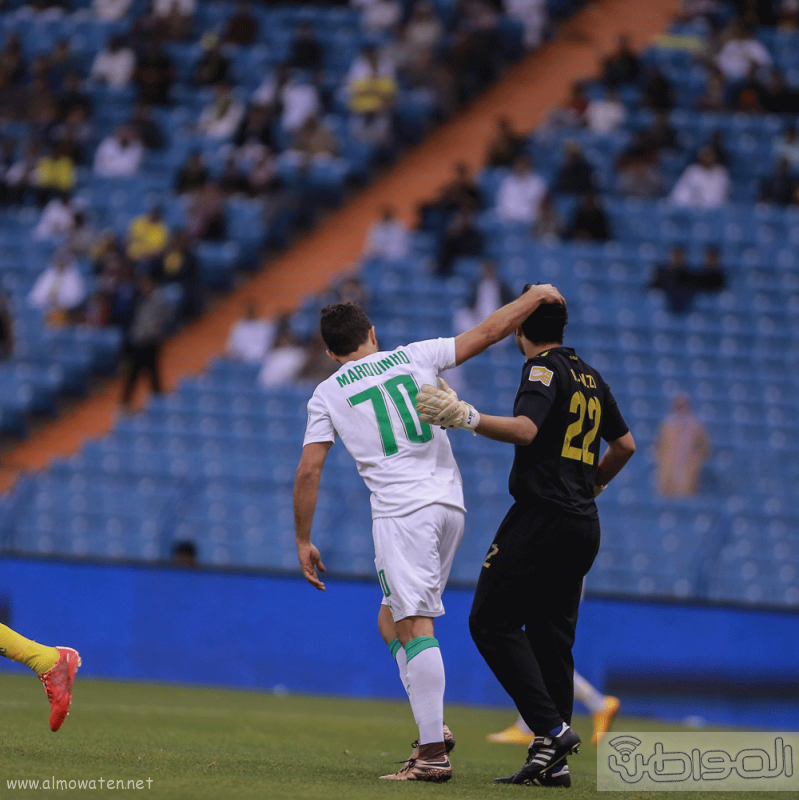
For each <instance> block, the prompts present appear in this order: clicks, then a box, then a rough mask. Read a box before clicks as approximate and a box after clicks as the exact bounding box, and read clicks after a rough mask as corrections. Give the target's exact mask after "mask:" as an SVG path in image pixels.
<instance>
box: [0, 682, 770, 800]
mask: <svg viewBox="0 0 799 800" xmlns="http://www.w3.org/2000/svg"><path fill="white" fill-rule="evenodd" d="M73 698H74V700H73V704H72V713H71V715H70V716H69V718H68V719H67V721H66V722H65V724H64V727H63V728H62V729H61V731H59V732H58V733H57V734H53V733H51V732H50V730H49V728H48V724H47V720H48V715H49V707H48V704H47V700H46V698H45V696H44V692H43V691H42V688H41V685H40V684H39V682H38V681H37V680H36V678H35V677H34V676H33V675H31V674H25V673H23V672H20V674H19V675H16V674H8V673H5V674H3V675H0V714H2V735H0V796H2V797H9V798H15V799H16V798H39V799H40V800H41V798H43V797H48V796H53V797H65V798H68V797H69V798H75V797H81V798H100V797H127V798H132V797H141V798H142V800H143V799H144V798H145V797H151V798H158V800H162V799H163V800H172V799H173V798H180V800H203V798H215V799H216V798H237V799H238V798H242V799H246V798H258V800H283V798H286V800H288V799H289V798H292V800H294V799H302V798H313V800H319V798H323V799H324V800H344V799H346V800H375V799H379V798H393V797H403V796H404V797H408V796H410V797H421V796H425V797H435V798H437V797H453V798H487V797H491V798H504V797H509V798H510V797H518V796H519V795H523V796H529V794H530V793H534V794H537V795H539V796H540V795H544V796H548V797H552V796H554V795H555V794H560V793H561V792H562V790H558V789H540V788H529V787H522V786H494V785H493V784H492V779H493V778H494V777H496V776H498V775H507V774H510V773H512V772H514V771H516V769H518V767H519V766H521V764H522V763H523V761H524V756H525V748H524V747H523V746H519V745H499V744H489V743H488V742H486V741H485V736H486V734H487V733H490V732H491V731H495V730H500V729H501V728H503V727H505V726H506V725H507V724H508V723H509V722H510V721H511V719H512V717H513V714H512V713H511V712H508V711H502V710H496V709H482V708H480V709H475V708H467V707H464V706H449V707H448V708H447V722H448V724H449V725H450V727H451V728H452V729H453V732H454V733H455V736H456V738H457V747H456V749H455V752H454V753H453V756H452V761H453V766H454V768H455V775H454V777H453V779H452V780H451V781H450V782H449V783H447V784H443V785H433V784H423V785H421V784H407V783H389V782H385V781H378V780H377V776H379V775H381V774H384V773H387V772H393V771H396V769H398V766H397V765H395V764H394V763H393V762H394V761H398V760H400V759H403V758H407V756H408V755H409V753H410V744H411V741H412V740H413V739H415V738H416V733H415V728H414V725H413V718H412V716H411V713H410V708H409V707H408V705H407V703H399V702H396V703H395V702H372V701H359V700H351V699H331V698H322V697H308V696H275V695H272V694H264V693H257V692H243V691H227V690H221V689H202V688H186V687H182V686H164V685H160V684H158V685H150V684H139V683H113V682H109V681H97V680H81V678H80V675H79V676H78V680H77V681H76V684H75V690H74V694H73ZM616 727H617V728H618V729H626V730H633V731H635V730H665V729H667V727H668V726H665V725H663V724H661V723H653V722H652V721H649V720H636V719H630V718H626V719H620V720H619V722H618V724H617V726H616ZM575 728H576V729H577V731H578V732H579V733H580V735H581V736H582V737H583V740H584V741H587V740H589V739H590V733H591V728H590V721H589V720H588V719H587V718H585V717H581V718H578V719H577V720H576V721H575ZM569 764H570V769H571V772H572V777H573V783H572V789H571V790H569V792H568V794H566V795H564V797H569V798H573V800H584V798H588V797H592V798H598V800H602V799H603V798H606V799H607V800H611V798H615V797H618V798H619V800H635V798H643V797H645V796H646V797H653V798H654V797H664V795H662V794H660V793H657V794H649V793H635V792H619V793H611V792H601V793H600V792H597V791H596V772H595V770H596V766H595V764H596V751H595V749H594V748H593V747H591V746H590V745H588V744H585V745H584V746H583V752H582V753H580V755H578V756H574V757H572V758H571V759H570V761H569ZM52 777H55V778H56V780H59V779H61V780H70V779H75V780H79V779H83V780H91V779H95V780H99V779H100V778H101V777H102V778H104V779H105V780H108V779H112V780H119V779H122V780H125V781H127V780H129V779H131V780H142V781H146V780H147V779H148V778H150V779H152V783H151V788H150V789H147V788H143V789H142V790H141V791H136V790H135V789H132V790H125V791H120V790H113V791H109V790H107V789H106V790H103V791H101V790H99V789H97V790H95V791H91V790H83V791H81V790H79V789H76V790H67V791H51V792H47V791H42V790H38V791H36V790H31V789H15V790H10V789H9V788H8V784H7V781H8V780H16V779H27V780H30V779H33V780H35V779H39V780H41V781H44V780H46V779H51V778H52ZM98 785H99V784H98ZM142 785H143V786H145V787H146V785H147V784H146V783H144V784H142ZM688 794H689V793H687V792H670V793H669V795H670V796H671V798H672V800H674V798H683V797H686V796H687V795H688ZM690 794H691V795H692V796H693V797H701V798H702V800H710V798H711V797H713V796H714V794H715V793H714V794H711V793H709V792H705V793H702V795H697V794H696V793H690ZM755 797H756V793H754V792H752V793H748V792H747V793H743V792H741V793H737V794H735V795H734V798H735V800H754V798H755Z"/></svg>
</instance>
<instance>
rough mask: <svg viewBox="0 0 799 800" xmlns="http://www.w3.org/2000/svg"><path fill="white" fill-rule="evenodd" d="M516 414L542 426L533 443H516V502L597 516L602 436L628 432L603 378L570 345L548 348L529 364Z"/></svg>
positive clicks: (513, 478) (513, 484)
mask: <svg viewBox="0 0 799 800" xmlns="http://www.w3.org/2000/svg"><path fill="white" fill-rule="evenodd" d="M513 414H514V416H517V417H518V416H525V417H529V418H530V419H531V420H532V421H533V422H534V423H535V424H536V427H537V428H538V434H537V435H536V437H535V439H533V441H532V442H531V443H530V444H529V445H527V446H521V445H516V454H515V457H514V459H513V468H512V469H511V473H510V481H509V488H510V493H511V494H512V495H513V497H514V499H515V500H516V502H518V503H524V504H530V503H536V502H540V501H541V500H544V501H545V502H548V503H550V504H554V505H555V506H557V507H559V508H560V509H562V510H563V511H565V512H567V513H569V514H578V515H580V516H586V517H596V516H597V509H596V503H595V502H594V482H595V479H596V470H597V466H598V465H599V439H600V437H601V438H602V439H604V440H605V441H607V442H611V441H613V440H614V439H618V438H619V437H621V436H624V434H625V433H627V431H628V430H629V428H628V427H627V425H626V423H625V422H624V418H623V417H622V415H621V412H620V411H619V407H618V405H617V404H616V400H615V398H614V397H613V394H612V393H611V391H610V387H609V386H608V385H607V384H606V383H605V381H604V380H603V379H602V376H601V375H600V374H599V373H598V372H597V371H596V370H595V369H594V368H593V367H591V366H589V365H588V364H586V363H585V361H583V360H582V359H581V358H579V357H578V356H577V355H575V353H574V350H573V349H572V348H570V347H555V348H552V349H551V350H546V351H545V352H543V353H541V354H539V355H537V356H535V357H534V358H530V359H528V360H527V361H526V362H525V365H524V368H523V370H522V381H521V384H520V386H519V391H518V392H517V393H516V401H515V403H514V406H513Z"/></svg>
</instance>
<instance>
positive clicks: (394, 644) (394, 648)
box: [388, 637, 402, 661]
mask: <svg viewBox="0 0 799 800" xmlns="http://www.w3.org/2000/svg"><path fill="white" fill-rule="evenodd" d="M388 649H389V650H391V655H392V656H393V658H394V661H396V660H397V653H399V651H400V650H401V649H402V645H401V644H400V640H399V639H397V638H396V637H395V638H394V639H392V640H391V641H390V642H389V643H388Z"/></svg>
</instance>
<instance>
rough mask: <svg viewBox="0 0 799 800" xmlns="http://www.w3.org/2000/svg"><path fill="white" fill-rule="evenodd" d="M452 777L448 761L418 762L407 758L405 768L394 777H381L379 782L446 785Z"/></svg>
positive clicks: (450, 765)
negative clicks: (423, 782)
mask: <svg viewBox="0 0 799 800" xmlns="http://www.w3.org/2000/svg"><path fill="white" fill-rule="evenodd" d="M451 777H452V764H450V763H449V759H448V758H445V759H444V760H443V761H420V760H419V759H416V758H409V759H408V760H407V761H406V762H405V766H404V767H403V768H402V769H401V770H400V771H399V772H397V773H395V774H394V775H381V776H380V780H381V781H427V782H428V783H446V781H448V780H449V779H450V778H451Z"/></svg>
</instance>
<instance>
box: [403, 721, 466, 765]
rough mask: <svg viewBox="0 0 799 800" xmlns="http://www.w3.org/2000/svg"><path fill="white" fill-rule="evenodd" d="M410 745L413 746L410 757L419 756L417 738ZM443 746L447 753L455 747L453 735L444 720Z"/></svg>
mask: <svg viewBox="0 0 799 800" xmlns="http://www.w3.org/2000/svg"><path fill="white" fill-rule="evenodd" d="M411 747H412V748H413V752H412V753H411V758H419V740H418V739H417V740H416V741H415V742H414V743H413V744H412V745H411ZM444 747H446V748H447V755H449V754H450V753H451V752H452V751H453V750H454V749H455V737H454V736H453V735H452V731H451V730H450V729H449V725H447V723H446V722H445V723H444Z"/></svg>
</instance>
